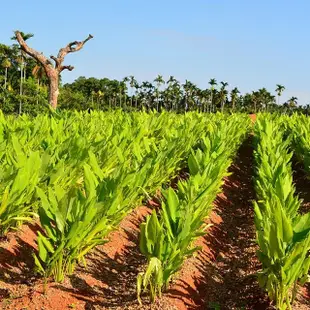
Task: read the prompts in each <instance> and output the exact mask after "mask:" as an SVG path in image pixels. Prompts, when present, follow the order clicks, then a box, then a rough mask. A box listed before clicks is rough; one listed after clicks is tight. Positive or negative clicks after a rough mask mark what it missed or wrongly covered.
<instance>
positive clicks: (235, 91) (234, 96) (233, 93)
mask: <svg viewBox="0 0 310 310" xmlns="http://www.w3.org/2000/svg"><path fill="white" fill-rule="evenodd" d="M238 94H240V91H239V89H238V88H237V87H235V88H234V89H232V90H231V92H230V98H231V106H232V110H233V112H234V111H235V107H236V101H237V98H238Z"/></svg>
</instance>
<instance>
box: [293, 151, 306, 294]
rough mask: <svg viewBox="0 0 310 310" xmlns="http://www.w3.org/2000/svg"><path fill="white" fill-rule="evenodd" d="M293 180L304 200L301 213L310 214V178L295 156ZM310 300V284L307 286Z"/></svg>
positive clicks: (297, 191)
mask: <svg viewBox="0 0 310 310" xmlns="http://www.w3.org/2000/svg"><path fill="white" fill-rule="evenodd" d="M292 163H293V164H292V166H293V180H294V183H295V187H296V193H297V194H298V195H299V197H300V198H301V199H302V206H301V209H300V212H301V213H302V214H305V213H307V212H310V178H309V177H307V174H306V172H305V170H304V167H303V165H302V164H301V163H300V162H298V160H297V158H296V156H293V160H292ZM305 287H306V289H307V292H308V297H309V299H310V284H308V285H306V286H305Z"/></svg>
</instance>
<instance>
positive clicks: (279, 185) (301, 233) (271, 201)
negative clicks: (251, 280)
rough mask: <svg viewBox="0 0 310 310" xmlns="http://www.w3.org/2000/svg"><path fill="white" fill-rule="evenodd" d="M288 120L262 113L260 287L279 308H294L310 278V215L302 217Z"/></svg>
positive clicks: (258, 133)
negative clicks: (286, 128) (298, 289)
mask: <svg viewBox="0 0 310 310" xmlns="http://www.w3.org/2000/svg"><path fill="white" fill-rule="evenodd" d="M283 121H287V120H283V119H276V118H275V117H271V116H268V115H266V114H265V115H261V116H260V117H259V118H258V120H257V122H256V125H255V160H256V166H257V167H256V168H257V171H256V176H255V182H256V193H257V201H256V202H255V204H254V209H255V225H256V231H257V241H258V245H259V251H258V257H259V260H260V261H261V263H262V271H261V272H260V273H259V277H258V279H259V283H260V285H261V287H263V288H264V289H266V291H267V292H268V295H269V298H270V299H271V300H272V301H274V302H275V304H276V307H277V309H281V310H284V309H291V304H292V303H293V301H294V299H295V297H296V293H297V287H298V285H297V284H298V282H299V284H301V285H303V284H304V283H305V282H306V281H307V280H308V272H309V267H310V257H309V254H308V253H309V250H310V213H308V214H304V215H301V214H300V213H299V208H300V206H301V201H300V199H299V198H298V196H297V195H296V193H295V187H294V184H293V178H292V167H291V158H292V155H293V153H292V152H291V151H290V142H291V140H290V138H289V137H286V139H285V140H284V133H285V127H286V126H287V124H284V123H283Z"/></svg>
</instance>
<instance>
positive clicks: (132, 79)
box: [129, 75, 139, 108]
mask: <svg viewBox="0 0 310 310" xmlns="http://www.w3.org/2000/svg"><path fill="white" fill-rule="evenodd" d="M129 86H130V88H131V96H130V97H131V106H133V103H132V97H133V89H135V92H134V96H135V100H136V108H137V91H138V89H139V84H138V82H137V80H136V79H135V77H134V76H133V75H131V76H130V77H129Z"/></svg>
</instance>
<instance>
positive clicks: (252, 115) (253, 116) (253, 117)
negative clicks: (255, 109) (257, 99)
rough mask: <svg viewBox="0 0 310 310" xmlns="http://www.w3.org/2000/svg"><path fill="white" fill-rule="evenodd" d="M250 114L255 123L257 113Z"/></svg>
mask: <svg viewBox="0 0 310 310" xmlns="http://www.w3.org/2000/svg"><path fill="white" fill-rule="evenodd" d="M249 116H250V118H251V120H252V123H253V124H254V123H255V121H256V114H250V115H249Z"/></svg>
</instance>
